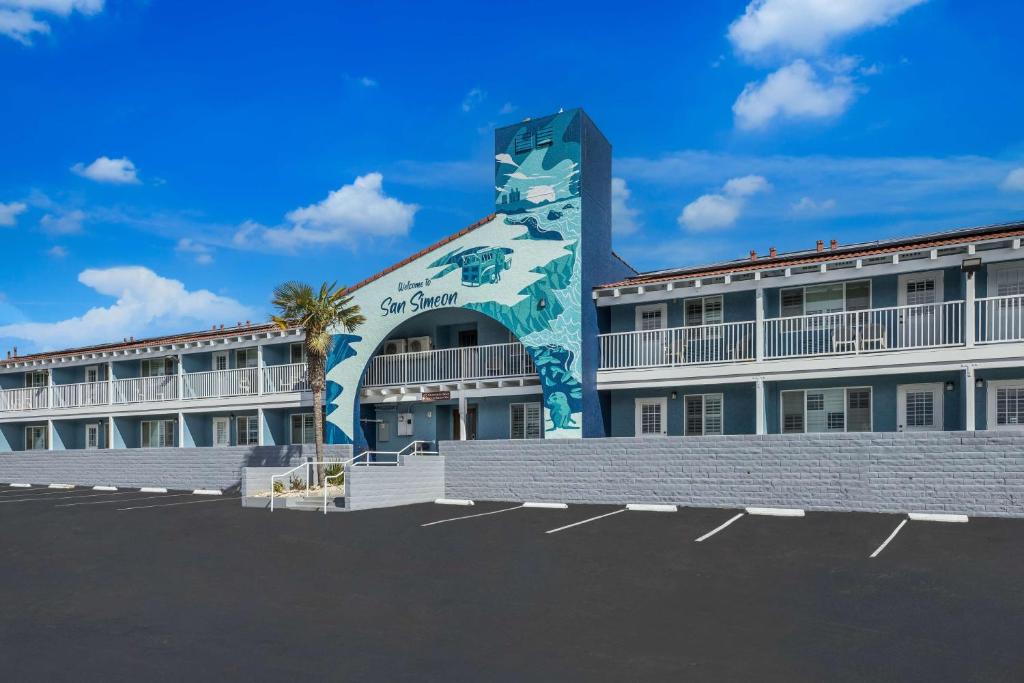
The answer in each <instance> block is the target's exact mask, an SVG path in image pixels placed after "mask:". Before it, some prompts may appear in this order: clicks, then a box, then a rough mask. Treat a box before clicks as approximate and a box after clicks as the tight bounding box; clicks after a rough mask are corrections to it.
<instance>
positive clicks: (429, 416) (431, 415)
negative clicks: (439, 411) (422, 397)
mask: <svg viewBox="0 0 1024 683" xmlns="http://www.w3.org/2000/svg"><path fill="white" fill-rule="evenodd" d="M432 417H434V411H432V410H428V411H427V419H428V420H429V419H430V418H432Z"/></svg>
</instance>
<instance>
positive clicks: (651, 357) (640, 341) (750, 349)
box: [599, 320, 756, 370]
mask: <svg viewBox="0 0 1024 683" xmlns="http://www.w3.org/2000/svg"><path fill="white" fill-rule="evenodd" d="M755 324H756V323H754V321H752V320H750V321H743V322H734V323H719V324H716V325H694V326H691V327H670V328H667V329H661V330H644V331H642V332H613V333H611V334H602V335H599V337H600V340H601V369H603V370H620V369H624V368H653V367H662V366H671V365H695V364H702V363H728V362H734V361H747V360H753V359H754V358H755V343H756V340H755V330H756V328H755Z"/></svg>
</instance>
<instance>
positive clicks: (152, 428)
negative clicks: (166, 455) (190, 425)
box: [141, 420, 178, 448]
mask: <svg viewBox="0 0 1024 683" xmlns="http://www.w3.org/2000/svg"><path fill="white" fill-rule="evenodd" d="M177 434H178V421H177V420H143V422H142V439H141V443H142V447H143V448H169V447H173V446H174V445H175V443H176V441H177V438H176V437H177Z"/></svg>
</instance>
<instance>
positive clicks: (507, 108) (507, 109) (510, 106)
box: [498, 102, 519, 114]
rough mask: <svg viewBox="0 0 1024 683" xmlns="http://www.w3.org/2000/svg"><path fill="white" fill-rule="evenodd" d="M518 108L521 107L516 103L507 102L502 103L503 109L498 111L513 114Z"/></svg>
mask: <svg viewBox="0 0 1024 683" xmlns="http://www.w3.org/2000/svg"><path fill="white" fill-rule="evenodd" d="M516 109H519V107H517V106H516V105H514V104H512V103H511V102H506V103H505V104H503V105H501V109H499V110H498V113H499V114H511V113H512V112H514V111H515V110H516Z"/></svg>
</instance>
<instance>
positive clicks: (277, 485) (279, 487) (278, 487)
mask: <svg viewBox="0 0 1024 683" xmlns="http://www.w3.org/2000/svg"><path fill="white" fill-rule="evenodd" d="M274 493H284V482H283V481H278V480H277V479H275V480H274Z"/></svg>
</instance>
